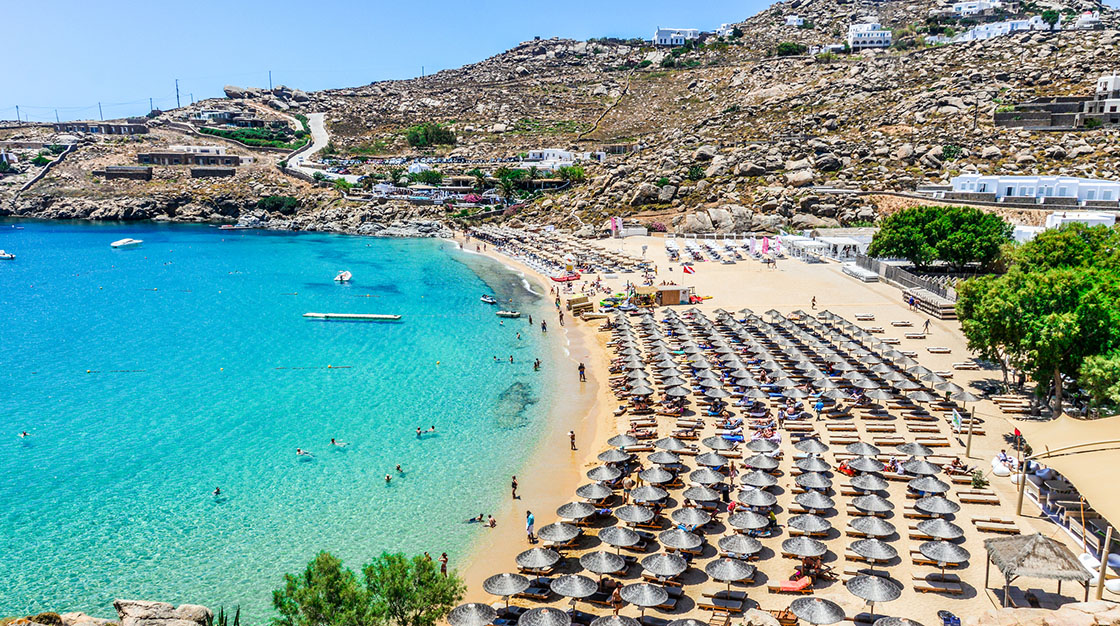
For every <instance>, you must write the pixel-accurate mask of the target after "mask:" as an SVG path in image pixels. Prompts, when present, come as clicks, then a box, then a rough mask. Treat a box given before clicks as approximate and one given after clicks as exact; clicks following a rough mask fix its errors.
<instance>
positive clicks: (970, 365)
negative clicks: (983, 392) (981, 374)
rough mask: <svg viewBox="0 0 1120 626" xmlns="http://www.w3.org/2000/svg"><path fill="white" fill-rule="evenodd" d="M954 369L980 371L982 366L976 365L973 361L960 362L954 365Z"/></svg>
mask: <svg viewBox="0 0 1120 626" xmlns="http://www.w3.org/2000/svg"><path fill="white" fill-rule="evenodd" d="M953 369H955V370H978V369H980V364H979V363H975V362H973V361H959V362H957V363H953Z"/></svg>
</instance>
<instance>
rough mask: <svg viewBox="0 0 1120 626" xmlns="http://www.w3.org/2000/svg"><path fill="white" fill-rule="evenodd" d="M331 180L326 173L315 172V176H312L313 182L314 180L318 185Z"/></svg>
mask: <svg viewBox="0 0 1120 626" xmlns="http://www.w3.org/2000/svg"><path fill="white" fill-rule="evenodd" d="M329 178H330V177H329V176H327V175H326V173H325V172H315V173H314V174H312V175H311V180H313V181H315V182H317V183H322V182H326V181H327V180H328V179H329Z"/></svg>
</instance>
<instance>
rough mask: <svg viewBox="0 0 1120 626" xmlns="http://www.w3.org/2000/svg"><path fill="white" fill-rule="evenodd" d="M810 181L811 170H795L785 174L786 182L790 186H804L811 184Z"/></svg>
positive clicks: (811, 179) (811, 178)
mask: <svg viewBox="0 0 1120 626" xmlns="http://www.w3.org/2000/svg"><path fill="white" fill-rule="evenodd" d="M812 182H813V171H812V170H797V171H796V172H789V173H788V174H786V184H787V185H789V186H790V187H804V186H805V185H809V184H812Z"/></svg>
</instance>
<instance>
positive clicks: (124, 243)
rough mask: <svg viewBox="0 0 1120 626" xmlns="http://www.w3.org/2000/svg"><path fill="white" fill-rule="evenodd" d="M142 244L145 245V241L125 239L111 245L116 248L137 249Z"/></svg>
mask: <svg viewBox="0 0 1120 626" xmlns="http://www.w3.org/2000/svg"><path fill="white" fill-rule="evenodd" d="M142 243H144V240H143V239H131V238H128V237H125V238H124V239H118V240H116V241H114V242H113V243H111V244H109V245H110V246H113V247H114V248H135V247H136V246H138V245H140V244H142Z"/></svg>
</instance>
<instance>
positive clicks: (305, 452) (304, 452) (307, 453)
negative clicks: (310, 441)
mask: <svg viewBox="0 0 1120 626" xmlns="http://www.w3.org/2000/svg"><path fill="white" fill-rule="evenodd" d="M296 456H314V455H313V454H311V452H310V451H309V450H304V449H303V448H296Z"/></svg>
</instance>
